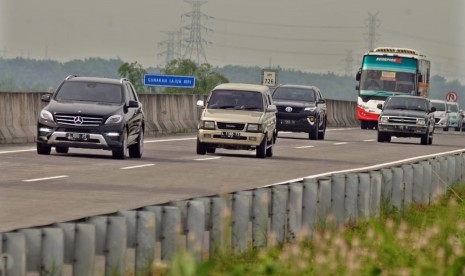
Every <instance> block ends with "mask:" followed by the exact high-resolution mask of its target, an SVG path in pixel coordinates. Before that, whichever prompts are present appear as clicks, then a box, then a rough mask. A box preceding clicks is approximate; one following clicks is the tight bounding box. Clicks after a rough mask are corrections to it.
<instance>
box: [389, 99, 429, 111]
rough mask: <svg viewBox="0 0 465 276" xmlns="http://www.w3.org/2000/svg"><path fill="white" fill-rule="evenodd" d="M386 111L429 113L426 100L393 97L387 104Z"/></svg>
mask: <svg viewBox="0 0 465 276" xmlns="http://www.w3.org/2000/svg"><path fill="white" fill-rule="evenodd" d="M384 109H409V110H418V111H428V106H427V103H426V100H425V99H423V98H405V97H393V98H390V99H389V100H388V101H387V102H386V105H385V107H384Z"/></svg>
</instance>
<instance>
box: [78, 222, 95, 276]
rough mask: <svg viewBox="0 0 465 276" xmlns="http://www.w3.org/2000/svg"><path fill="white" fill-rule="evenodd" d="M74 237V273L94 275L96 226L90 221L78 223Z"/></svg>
mask: <svg viewBox="0 0 465 276" xmlns="http://www.w3.org/2000/svg"><path fill="white" fill-rule="evenodd" d="M74 237H75V243H74V254H73V255H74V262H73V275H79V276H81V275H82V276H92V275H94V267H95V246H96V240H95V237H96V235H95V226H94V225H93V224H89V223H78V224H76V234H75V236H74Z"/></svg>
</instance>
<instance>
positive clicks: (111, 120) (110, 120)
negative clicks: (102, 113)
mask: <svg viewBox="0 0 465 276" xmlns="http://www.w3.org/2000/svg"><path fill="white" fill-rule="evenodd" d="M122 120H123V116H121V115H112V116H110V117H109V118H108V119H107V120H106V121H105V124H106V125H107V124H118V123H121V121H122Z"/></svg>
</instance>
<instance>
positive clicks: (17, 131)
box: [0, 92, 359, 144]
mask: <svg viewBox="0 0 465 276" xmlns="http://www.w3.org/2000/svg"><path fill="white" fill-rule="evenodd" d="M43 94H45V93H39V92H31V93H21V92H11V93H6V92H5V93H0V144H5V143H32V142H35V141H36V135H37V116H38V115H39V112H40V110H41V109H42V108H43V107H44V106H45V103H43V102H41V100H40V97H41V95H43ZM139 98H140V101H141V102H142V104H143V109H144V112H145V116H146V135H151V136H157V135H162V134H167V133H177V132H195V131H196V130H197V123H198V118H199V112H200V109H198V108H197V106H196V103H197V100H200V99H204V98H205V95H168V94H140V95H139ZM356 104H357V103H355V102H347V101H337V100H327V108H328V125H329V126H355V125H358V124H359V123H358V120H357V118H356Z"/></svg>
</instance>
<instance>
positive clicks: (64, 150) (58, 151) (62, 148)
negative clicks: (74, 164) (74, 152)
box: [55, 147, 69, 153]
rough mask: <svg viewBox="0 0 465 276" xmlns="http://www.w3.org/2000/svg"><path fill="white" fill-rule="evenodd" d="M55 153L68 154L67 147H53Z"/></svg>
mask: <svg viewBox="0 0 465 276" xmlns="http://www.w3.org/2000/svg"><path fill="white" fill-rule="evenodd" d="M55 151H56V152H57V153H68V151H69V147H55Z"/></svg>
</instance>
